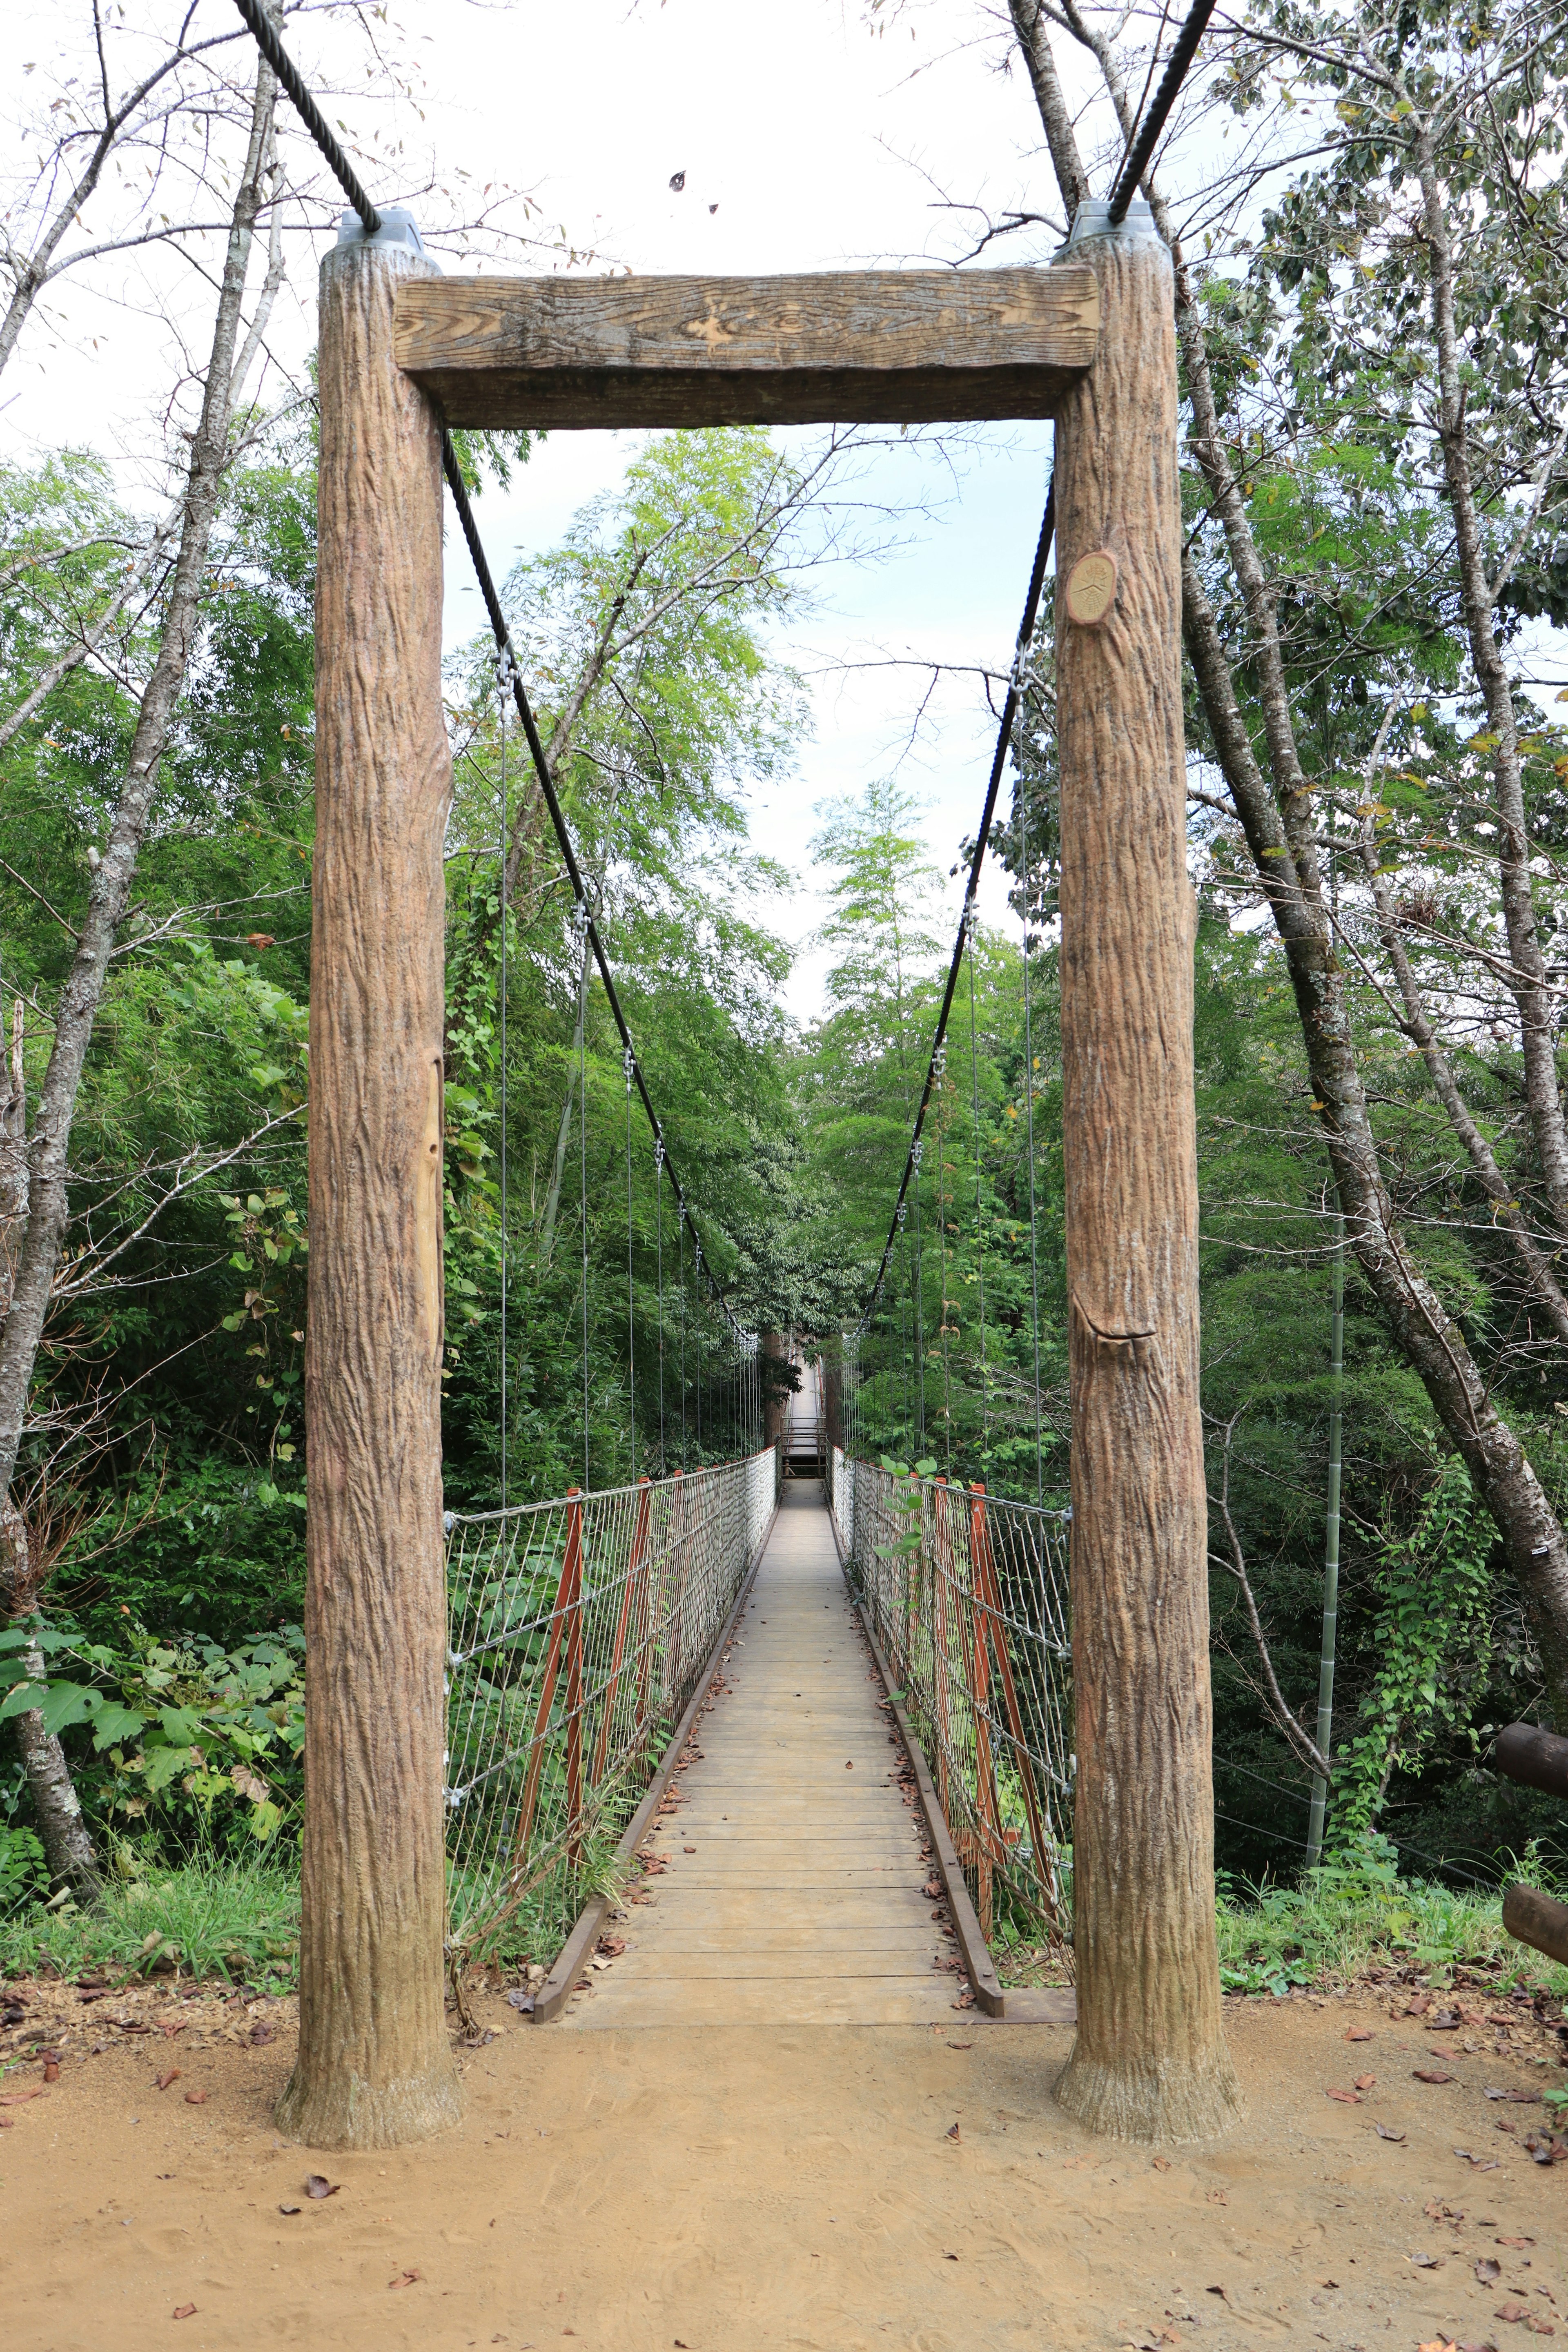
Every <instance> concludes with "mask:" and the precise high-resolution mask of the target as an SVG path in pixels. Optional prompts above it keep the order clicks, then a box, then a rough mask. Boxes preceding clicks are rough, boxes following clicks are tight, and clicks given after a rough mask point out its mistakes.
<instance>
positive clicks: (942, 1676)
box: [931, 1478, 952, 1829]
mask: <svg viewBox="0 0 1568 2352" xmlns="http://www.w3.org/2000/svg"><path fill="white" fill-rule="evenodd" d="M948 1493H949V1488H948V1484H947V1480H946V1479H945V1478H939V1479H938V1480H937V1481H936V1486H935V1494H934V1500H935V1503H936V1542H935V1545H934V1551H935V1558H934V1559H933V1561H932V1563H931V1686H932V1694H933V1696H934V1698H935V1701H936V1721H935V1724H934V1725H933V1726H932V1729H933V1731H934V1732H935V1735H936V1785H937V1795H938V1797H939V1798H940V1800H941V1802H942V1817H943V1819H944V1820H945V1821H946V1822H947V1825H948V1827H949V1829H952V1805H951V1803H950V1801H949V1797H950V1791H949V1787H948V1769H947V1759H948V1753H949V1750H950V1748H951V1747H952V1722H951V1720H950V1717H949V1712H948V1688H947V1670H948V1664H949V1660H948V1648H947V1644H948V1614H947V1612H948V1601H949V1598H950V1593H951V1588H952V1527H951V1526H950V1525H949V1522H948V1516H947V1503H948Z"/></svg>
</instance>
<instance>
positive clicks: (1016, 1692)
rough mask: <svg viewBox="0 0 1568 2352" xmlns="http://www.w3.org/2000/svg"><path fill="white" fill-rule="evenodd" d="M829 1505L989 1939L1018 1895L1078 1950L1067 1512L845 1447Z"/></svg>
mask: <svg viewBox="0 0 1568 2352" xmlns="http://www.w3.org/2000/svg"><path fill="white" fill-rule="evenodd" d="M830 1501H831V1507H832V1510H833V1515H834V1518H835V1521H836V1523H837V1528H838V1535H839V1541H840V1545H841V1547H842V1549H843V1551H844V1555H845V1558H846V1559H847V1561H848V1563H849V1568H850V1574H851V1577H852V1579H853V1581H854V1584H855V1587H856V1591H857V1592H858V1597H859V1598H860V1599H861V1600H862V1601H864V1602H865V1603H866V1606H867V1608H868V1612H869V1614H870V1618H871V1622H872V1626H873V1628H874V1630H875V1632H876V1635H877V1640H878V1642H879V1644H880V1647H881V1650H882V1654H883V1655H884V1657H885V1658H886V1659H887V1661H888V1663H889V1666H890V1668H891V1669H892V1672H893V1674H894V1675H895V1677H896V1679H897V1681H898V1684H899V1685H900V1694H901V1698H902V1704H903V1707H904V1711H905V1714H906V1716H907V1717H908V1718H909V1721H910V1727H911V1729H912V1730H913V1732H914V1735H915V1737H916V1738H917V1739H918V1740H919V1741H920V1744H921V1751H922V1753H923V1754H924V1757H925V1759H926V1764H927V1767H928V1769H929V1770H930V1772H931V1778H932V1780H934V1781H935V1783H936V1789H937V1794H938V1797H939V1798H940V1800H941V1802H942V1811H943V1813H944V1814H945V1815H946V1818H947V1825H948V1828H949V1829H950V1830H951V1832H952V1841H953V1844H954V1846H955V1847H956V1849H957V1852H958V1857H959V1860H960V1862H961V1863H962V1864H963V1873H964V1877H965V1880H966V1882H967V1884H968V1886H969V1891H970V1894H971V1895H972V1896H973V1900H974V1907H975V1910H976V1912H977V1913H978V1915H979V1918H980V1926H981V1932H982V1933H983V1934H984V1935H985V1936H986V1937H990V1935H991V1934H992V1932H993V1929H994V1927H995V1925H996V1923H997V1911H998V1907H999V1906H1000V1905H1001V1904H1003V1903H1005V1904H1006V1905H1007V1906H1008V1907H1009V1909H1010V1910H1012V1911H1013V1912H1014V1913H1015V1914H1021V1915H1022V1917H1021V1918H1020V1919H1019V1923H1018V1924H1019V1925H1023V1924H1025V1923H1026V1922H1027V1923H1028V1924H1029V1926H1030V1927H1034V1926H1035V1925H1036V1924H1038V1926H1039V1927H1042V1928H1043V1929H1044V1932H1045V1934H1046V1935H1047V1937H1048V1938H1049V1939H1050V1940H1051V1941H1052V1942H1053V1943H1057V1944H1060V1945H1061V1946H1062V1948H1063V1950H1064V1953H1065V1952H1066V1951H1067V1949H1068V1943H1067V1938H1068V1927H1069V1925H1070V1921H1069V1917H1068V1912H1069V1908H1070V1906H1069V1902H1068V1887H1067V1884H1066V1881H1067V1874H1068V1870H1069V1869H1070V1863H1071V1834H1072V1832H1071V1820H1072V1790H1073V1777H1074V1773H1075V1770H1076V1769H1077V1760H1076V1759H1075V1757H1074V1756H1073V1753H1072V1648H1071V1640H1070V1624H1069V1618H1068V1546H1067V1521H1066V1517H1065V1515H1064V1514H1061V1513H1058V1512H1052V1511H1045V1510H1040V1509H1037V1507H1035V1506H1033V1505H1032V1504H1026V1503H1007V1502H1003V1501H1000V1500H999V1499H998V1498H997V1497H996V1496H992V1495H987V1494H986V1493H985V1491H984V1487H981V1486H969V1487H964V1486H953V1485H950V1484H949V1483H948V1481H947V1480H945V1479H942V1478H921V1477H919V1476H917V1475H914V1474H913V1473H910V1472H905V1473H896V1472H893V1471H889V1470H884V1469H882V1468H880V1467H879V1465H876V1464H874V1463H870V1462H859V1461H851V1460H848V1459H847V1458H846V1456H845V1454H843V1452H842V1451H841V1450H840V1449H839V1448H838V1447H837V1446H835V1447H834V1449H833V1455H832V1480H831V1495H830Z"/></svg>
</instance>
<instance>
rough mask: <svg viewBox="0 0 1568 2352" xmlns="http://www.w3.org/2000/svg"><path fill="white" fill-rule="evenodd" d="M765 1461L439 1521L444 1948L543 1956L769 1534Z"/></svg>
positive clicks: (758, 1457)
mask: <svg viewBox="0 0 1568 2352" xmlns="http://www.w3.org/2000/svg"><path fill="white" fill-rule="evenodd" d="M777 1489H778V1460H777V1455H776V1453H775V1451H774V1449H773V1447H771V1446H770V1447H768V1448H766V1449H765V1450H764V1451H763V1452H761V1453H757V1454H750V1455H748V1456H746V1457H745V1458H744V1459H742V1460H741V1461H736V1462H724V1463H720V1464H716V1465H711V1466H709V1467H707V1468H703V1469H700V1470H691V1471H688V1472H686V1473H685V1474H684V1475H682V1474H679V1473H678V1474H677V1475H675V1476H674V1477H670V1478H662V1479H659V1480H658V1481H657V1482H656V1481H651V1480H648V1479H646V1478H645V1479H643V1480H641V1481H640V1483H639V1484H637V1486H616V1487H609V1488H601V1489H597V1490H595V1492H593V1493H591V1494H580V1493H577V1492H576V1491H575V1490H574V1491H573V1492H572V1493H570V1494H567V1495H563V1496H554V1497H552V1499H551V1500H550V1501H548V1502H542V1503H521V1504H516V1505H514V1506H512V1507H510V1509H506V1510H499V1511H480V1512H472V1513H467V1512H449V1513H448V1514H447V1612H448V1626H449V1631H448V1648H447V1765H446V1786H445V1790H444V1797H445V1802H446V1811H447V1886H448V1921H447V1945H448V1949H449V1951H450V1952H452V1953H453V1954H455V1955H457V1956H458V1957H460V1958H463V1959H468V1958H482V1957H484V1956H486V1955H487V1954H488V1953H489V1952H490V1951H492V1950H494V1949H495V1948H496V1947H497V1945H498V1943H499V1942H500V1940H501V1939H502V1938H503V1937H505V1935H506V1933H507V1931H508V1929H509V1928H510V1929H512V1930H513V1931H514V1932H513V1940H521V1941H522V1942H526V1943H527V1944H528V1945H529V1946H530V1948H531V1949H533V1950H537V1951H541V1952H544V1951H550V1952H552V1951H553V1950H554V1949H555V1948H556V1947H557V1946H558V1945H559V1944H560V1942H561V1941H562V1939H563V1937H564V1936H565V1934H566V1932H567V1930H568V1929H569V1927H570V1926H571V1924H572V1920H573V1918H574V1916H575V1915H576V1912H577V1911H578V1909H579V1908H580V1907H581V1904H582V1902H583V1899H584V1895H586V1894H587V1893H589V1892H591V1891H592V1889H593V1885H594V1881H595V1876H596V1874H599V1873H601V1872H602V1871H603V1869H604V1867H605V1861H606V1859H607V1857H608V1854H609V1852H610V1849H611V1848H612V1847H613V1845H614V1843H615V1841H616V1837H618V1835H619V1833H620V1832H621V1830H622V1828H623V1827H624V1826H625V1824H626V1822H627V1820H629V1818H630V1816H631V1814H632V1813H633V1812H634V1811H636V1808H637V1803H638V1801H639V1800H640V1799H641V1797H642V1796H643V1794H644V1792H645V1790H646V1789H647V1785H648V1783H649V1780H651V1778H652V1775H653V1773H654V1770H655V1769H656V1767H657V1766H658V1759H659V1757H660V1756H661V1754H662V1752H663V1749H664V1747H665V1745H666V1743H667V1742H668V1738H670V1736H671V1734H672V1732H673V1730H674V1728H675V1726H676V1725H677V1723H678V1722H679V1718H680V1717H681V1715H682V1714H683V1713H684V1711H685V1709H686V1707H687V1706H688V1704H689V1701H690V1698H691V1696H692V1694H693V1692H694V1691H695V1689H696V1686H697V1682H698V1678H699V1676H700V1675H701V1673H702V1671H703V1668H704V1665H705V1664H706V1662H707V1659H708V1656H709V1653H710V1651H711V1649H712V1647H713V1643H714V1642H715V1641H716V1640H717V1638H718V1636H719V1633H720V1631H721V1628H722V1626H723V1624H724V1621H725V1619H726V1618H727V1617H728V1616H729V1614H730V1612H731V1610H732V1609H733V1607H734V1605H735V1602H736V1601H737V1599H738V1598H739V1596H740V1592H741V1589H742V1585H743V1584H744V1582H745V1580H746V1577H747V1575H748V1574H749V1572H750V1570H751V1569H752V1566H753V1565H754V1563H755V1561H756V1559H757V1557H758V1554H759V1552H760V1550H761V1549H762V1545H763V1539H764V1538H765V1537H766V1534H767V1531H768V1528H769V1527H770V1525H771V1524H772V1520H773V1508H774V1505H775V1503H776V1500H777Z"/></svg>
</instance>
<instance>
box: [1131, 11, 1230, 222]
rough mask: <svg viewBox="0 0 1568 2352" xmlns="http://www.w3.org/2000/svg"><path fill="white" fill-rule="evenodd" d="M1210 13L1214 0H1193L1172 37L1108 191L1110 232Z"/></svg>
mask: <svg viewBox="0 0 1568 2352" xmlns="http://www.w3.org/2000/svg"><path fill="white" fill-rule="evenodd" d="M1214 12H1215V0H1194V5H1193V7H1192V9H1191V11H1190V13H1189V15H1188V16H1187V20H1186V22H1185V24H1184V26H1182V29H1181V31H1180V32H1179V33H1178V34H1177V36H1176V46H1175V47H1174V48H1173V50H1172V51H1171V56H1170V62H1169V63H1168V64H1167V66H1166V68H1165V70H1164V72H1163V75H1162V76H1161V78H1160V87H1159V89H1157V90H1156V91H1155V92H1154V103H1153V105H1152V107H1151V108H1150V109H1149V111H1148V113H1147V114H1146V115H1145V116H1144V118H1143V124H1142V130H1140V131H1139V132H1138V135H1137V139H1136V142H1135V143H1134V145H1133V148H1132V152H1131V154H1130V155H1129V156H1128V157H1127V159H1126V161H1125V163H1123V164H1122V166H1121V171H1120V172H1119V173H1117V175H1116V183H1115V185H1114V186H1113V187H1112V189H1111V191H1110V225H1111V226H1112V228H1116V227H1118V226H1120V225H1121V222H1122V221H1124V220H1125V219H1126V217H1127V207H1128V206H1129V205H1130V204H1131V202H1132V199H1133V197H1134V195H1135V194H1137V191H1138V184H1139V182H1140V181H1141V180H1142V177H1143V174H1144V173H1145V172H1146V171H1147V170H1148V168H1149V158H1150V157H1151V156H1152V154H1153V152H1154V150H1155V148H1156V146H1157V145H1158V144H1159V139H1160V133H1161V131H1163V129H1164V128H1165V121H1166V117H1167V116H1168V115H1169V113H1170V111H1171V109H1172V107H1173V106H1174V104H1175V102H1176V99H1177V96H1178V95H1179V93H1180V90H1181V87H1182V84H1183V83H1184V81H1185V79H1186V78H1187V68H1188V67H1189V66H1190V65H1191V64H1192V62H1193V59H1194V57H1195V56H1196V55H1197V47H1198V43H1199V42H1200V41H1201V40H1202V38H1203V37H1204V31H1205V26H1207V24H1208V20H1209V18H1210V17H1211V16H1213V15H1214Z"/></svg>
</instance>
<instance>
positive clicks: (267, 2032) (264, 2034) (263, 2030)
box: [250, 2019, 272, 2050]
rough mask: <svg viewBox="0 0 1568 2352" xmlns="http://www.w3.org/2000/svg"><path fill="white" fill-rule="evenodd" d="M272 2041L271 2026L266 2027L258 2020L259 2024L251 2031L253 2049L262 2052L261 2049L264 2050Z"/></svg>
mask: <svg viewBox="0 0 1568 2352" xmlns="http://www.w3.org/2000/svg"><path fill="white" fill-rule="evenodd" d="M271 2039H272V2028H271V2026H269V2025H264V2024H263V2023H262V2022H261V2021H260V2020H259V2019H258V2021H257V2022H256V2023H255V2024H254V2025H253V2026H252V2027H251V2029H250V2046H251V2048H252V2049H253V2050H260V2049H262V2048H263V2047H264V2046H265V2045H266V2043H268V2042H270V2041H271Z"/></svg>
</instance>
